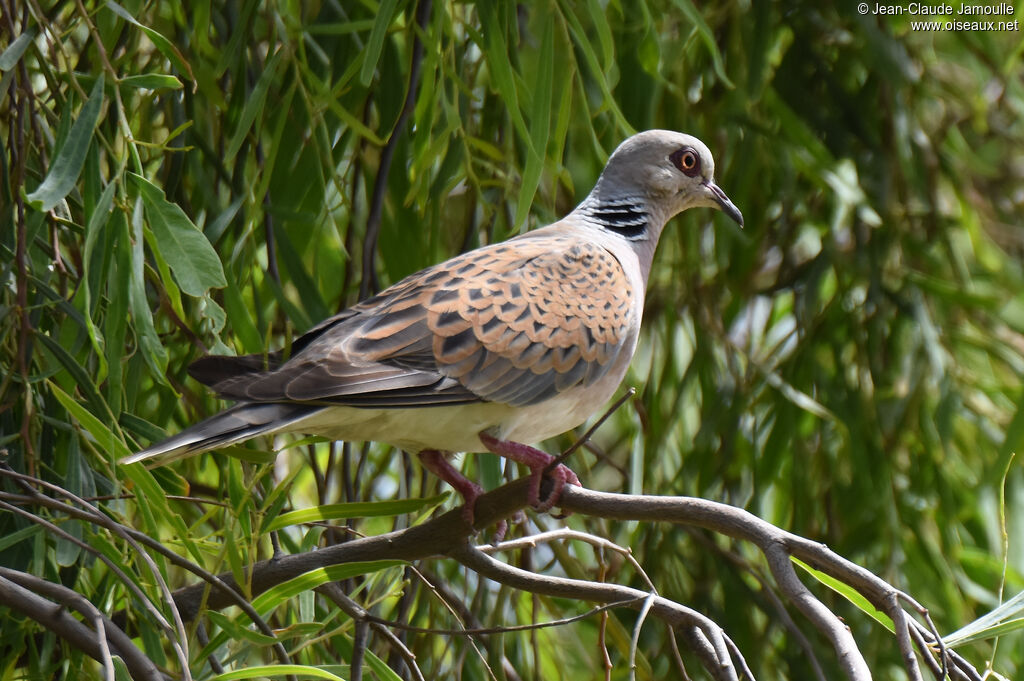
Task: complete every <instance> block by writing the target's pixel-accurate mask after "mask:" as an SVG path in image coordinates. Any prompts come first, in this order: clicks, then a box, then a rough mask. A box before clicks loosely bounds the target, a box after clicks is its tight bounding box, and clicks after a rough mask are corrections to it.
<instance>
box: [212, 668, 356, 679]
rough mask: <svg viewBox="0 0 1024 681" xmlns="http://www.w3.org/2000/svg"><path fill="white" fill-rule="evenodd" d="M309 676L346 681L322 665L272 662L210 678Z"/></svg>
mask: <svg viewBox="0 0 1024 681" xmlns="http://www.w3.org/2000/svg"><path fill="white" fill-rule="evenodd" d="M289 674H292V675H295V676H309V677H313V678H315V679H329V680H330V681H345V679H343V678H341V677H340V676H337V675H336V674H332V673H330V672H329V671H327V670H325V669H321V668H320V667H309V666H306V665H301V664H270V665H267V666H265V667H248V668H246V669H235V670H233V671H230V672H224V673H223V674H217V676H213V677H211V678H210V681H233V680H234V679H255V678H263V677H267V676H287V675H289Z"/></svg>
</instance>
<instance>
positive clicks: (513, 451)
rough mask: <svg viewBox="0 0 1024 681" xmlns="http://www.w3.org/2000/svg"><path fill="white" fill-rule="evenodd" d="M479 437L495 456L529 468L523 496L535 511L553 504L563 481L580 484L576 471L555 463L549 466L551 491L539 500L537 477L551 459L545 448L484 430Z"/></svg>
mask: <svg viewBox="0 0 1024 681" xmlns="http://www.w3.org/2000/svg"><path fill="white" fill-rule="evenodd" d="M480 441H481V442H483V443H484V447H487V449H488V451H490V452H492V453H494V454H497V455H498V456H503V457H505V458H506V459H511V460H512V461H517V462H519V463H521V464H523V465H525V466H527V467H528V468H529V469H530V490H529V492H528V493H527V497H526V499H527V501H529V502H530V505H531V506H533V507H534V508H535V509H537V510H538V511H541V512H545V511H549V510H551V507H552V506H554V505H555V504H557V503H558V500H559V499H560V498H561V497H562V488H564V487H565V484H566V483H570V484H573V485H576V486H577V487H581V486H582V485H580V479H579V478H577V477H576V474H575V473H573V472H572V471H571V470H570V469H569V467H568V466H565V465H563V464H558V465H557V466H555V467H554V468H553V469H552V470H551V479H552V481H553V482H554V484H555V486H554V488H553V489H552V490H551V494H549V495H548V498H547V499H544V500H543V501H541V499H540V481H541V478H543V477H544V469H545V468H547V466H548V464H550V463H551V462H552V461H554V460H555V457H553V456H551V455H550V454H548V453H547V452H542V451H541V450H539V449H537V448H536V447H531V446H529V445H524V444H520V443H519V442H509V441H506V440H499V439H498V438H496V437H494V436H493V435H488V434H487V433H486V432H483V433H480Z"/></svg>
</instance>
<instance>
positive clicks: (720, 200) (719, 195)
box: [704, 181, 743, 227]
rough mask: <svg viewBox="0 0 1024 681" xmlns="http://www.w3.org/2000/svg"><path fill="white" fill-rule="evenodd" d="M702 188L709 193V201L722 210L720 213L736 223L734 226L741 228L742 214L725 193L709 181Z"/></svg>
mask: <svg viewBox="0 0 1024 681" xmlns="http://www.w3.org/2000/svg"><path fill="white" fill-rule="evenodd" d="M704 186H705V187H707V188H708V189H709V190H710V191H711V200H712V201H714V202H715V203H717V204H718V207H719V208H720V209H721V210H722V212H723V213H725V214H726V215H728V216H729V217H730V218H732V219H733V220H734V221H735V222H736V224H738V225H739V226H740V227H742V226H743V213H741V212H740V209H739V208H737V207H736V204H735V203H733V202H732V201H731V200H730V199H729V197H728V196H726V195H725V192H723V191H722V190H721V189H720V188H719V187H718V185H717V184H715V183H714V182H710V181H709V182H708V183H707V184H706V185H704Z"/></svg>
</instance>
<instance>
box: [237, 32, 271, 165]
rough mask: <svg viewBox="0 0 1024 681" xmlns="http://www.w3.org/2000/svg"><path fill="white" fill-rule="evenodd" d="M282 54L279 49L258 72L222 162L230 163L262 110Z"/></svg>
mask: <svg viewBox="0 0 1024 681" xmlns="http://www.w3.org/2000/svg"><path fill="white" fill-rule="evenodd" d="M283 56H284V50H283V49H279V50H278V51H277V52H275V53H274V56H273V57H271V58H270V61H268V62H267V66H266V68H265V69H263V73H262V74H260V79H259V80H258V81H256V87H254V88H253V91H252V94H250V95H249V97H248V98H247V99H246V101H245V108H243V109H242V116H241V118H240V119H239V121H238V126H237V127H236V128H235V132H234V133H233V134H232V135H231V141H230V142H228V148H227V151H225V152H224V163H231V161H232V160H233V159H234V158H235V154H237V153H238V150H239V149H241V148H242V142H244V141H245V136H246V135H248V134H249V128H251V127H252V122H253V121H254V120H256V116H257V115H258V114H259V113H260V112H261V111H263V105H264V103H265V102H266V99H267V91H268V90H269V89H270V84H271V83H273V82H274V81H275V79H276V78H277V71H278V67H279V66H280V64H281V58H282V57H283Z"/></svg>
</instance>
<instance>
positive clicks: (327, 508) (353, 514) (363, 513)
mask: <svg viewBox="0 0 1024 681" xmlns="http://www.w3.org/2000/svg"><path fill="white" fill-rule="evenodd" d="M448 496H449V495H448V493H447V492H446V493H444V494H438V495H436V496H433V497H429V498H427V499H396V500H394V501H358V502H349V503H343V504H324V505H322V506H314V507H312V508H303V509H299V510H297V511H291V512H289V513H282V514H281V515H279V516H277V517H276V518H274V520H273V522H271V523H269V524H268V525H267V526H266V527H264V528H263V530H262V532H264V533H265V532H273V531H274V530H280V529H281V528H283V527H288V526H289V525H299V524H301V523H316V522H323V521H327V520H339V519H341V518H377V517H381V516H395V515H402V514H404V513H415V512H416V511H419V510H421V509H423V508H427V507H429V506H435V505H437V504H439V503H441V502H442V501H444V500H445V499H447V498H448Z"/></svg>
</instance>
